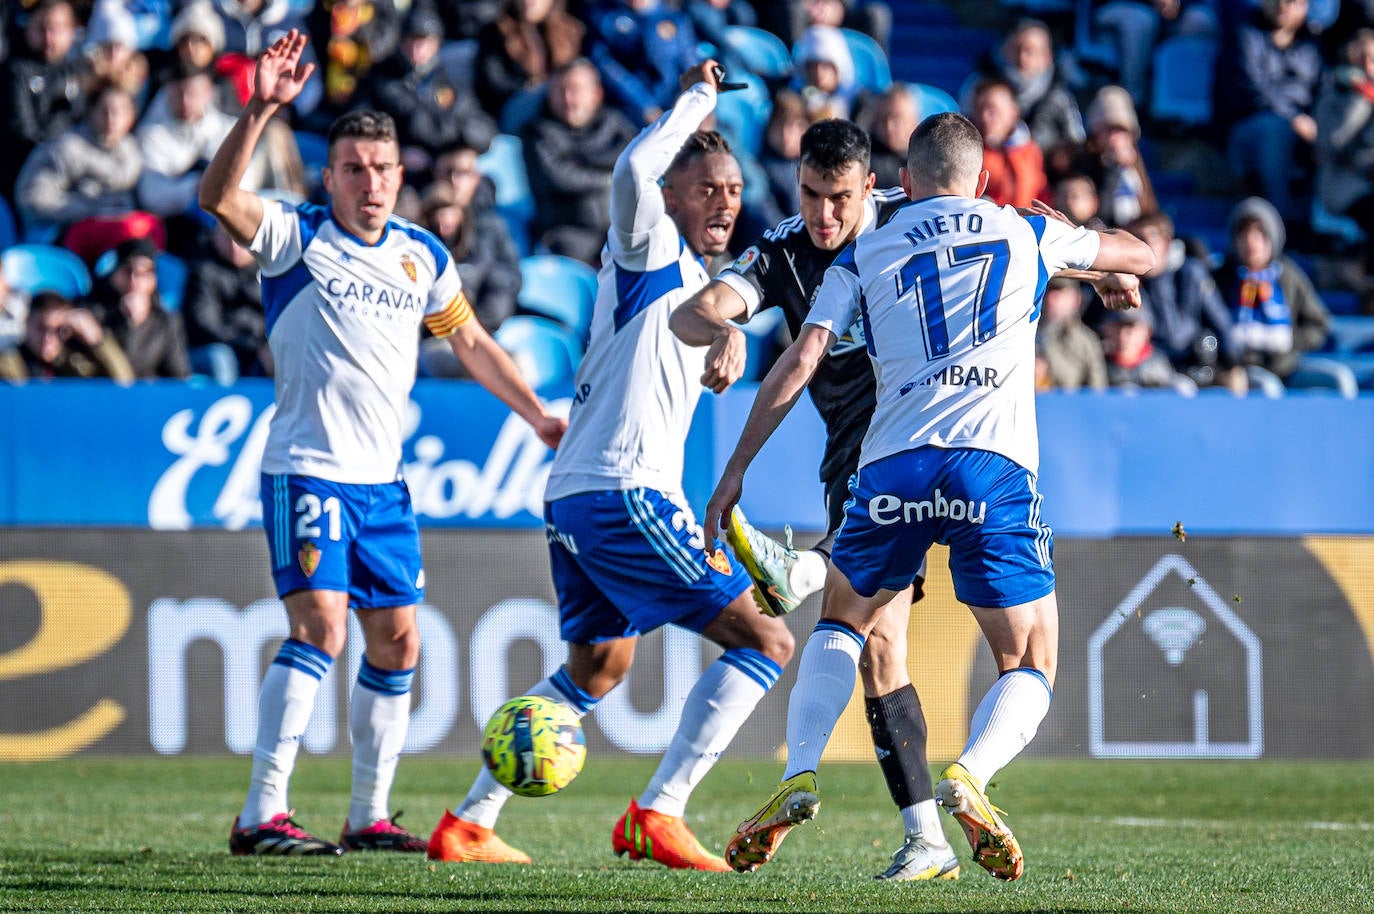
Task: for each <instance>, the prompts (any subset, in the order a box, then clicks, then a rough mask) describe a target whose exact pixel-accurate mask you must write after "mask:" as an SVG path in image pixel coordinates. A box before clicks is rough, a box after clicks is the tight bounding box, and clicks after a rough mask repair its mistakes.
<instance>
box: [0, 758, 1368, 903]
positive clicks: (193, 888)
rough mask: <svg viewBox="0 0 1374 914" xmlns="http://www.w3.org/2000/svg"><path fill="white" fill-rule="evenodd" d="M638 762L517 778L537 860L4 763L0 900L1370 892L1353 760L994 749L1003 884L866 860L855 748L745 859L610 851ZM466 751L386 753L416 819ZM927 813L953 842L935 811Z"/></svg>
mask: <svg viewBox="0 0 1374 914" xmlns="http://www.w3.org/2000/svg"><path fill="white" fill-rule="evenodd" d="M651 769H652V762H651V761H647V760H630V761H625V760H621V759H609V758H596V757H593V758H591V759H590V760H589V761H588V765H587V769H586V770H585V771H584V772H583V773H582V775H581V777H579V778H578V780H577V781H575V782H574V783H573V784H572V786H570V787H569V788H568V789H567V790H565V791H563V793H562V794H560V795H558V796H555V797H551V798H547V799H537V800H532V799H521V798H518V797H517V798H515V799H514V800H512V802H511V803H510V805H509V806H508V807H507V810H506V814H505V815H504V817H503V818H502V822H501V827H500V832H501V834H502V835H503V836H504V837H505V838H506V839H507V840H508V841H510V842H511V843H512V844H514V845H516V846H517V847H520V848H522V849H524V850H526V851H527V852H529V853H530V854H531V855H532V856H533V857H534V858H535V859H536V861H537V863H536V864H535V865H533V866H528V867H516V866H500V867H490V866H473V865H447V864H433V863H430V862H429V861H427V860H424V859H422V858H420V857H419V855H415V856H401V855H377V854H374V855H366V854H357V855H350V856H347V857H344V858H343V859H330V860H319V859H313V860H312V859H301V860H282V859H275V860H274V859H243V858H232V857H230V856H229V854H228V852H227V850H226V843H225V839H226V834H227V830H228V826H229V822H230V821H231V820H232V818H233V816H234V813H235V811H236V810H237V806H238V804H239V802H240V799H241V791H242V789H243V786H244V783H245V781H246V779H247V774H248V761H247V760H245V759H210V758H196V759H127V758H122V759H99V758H89V759H79V760H69V761H64V762H56V763H47V764H35V765H4V766H0V777H3V780H4V787H3V790H2V791H0V796H3V797H4V802H3V804H0V911H7V912H8V911H14V912H24V911H156V912H179V911H196V912H199V911H217V912H219V911H224V912H229V911H232V912H259V911H261V912H276V911H282V912H339V914H360V912H367V911H420V912H430V911H433V912H439V911H444V912H448V911H668V912H695V911H702V912H719V914H724V912H739V914H771V912H783V911H787V912H813V911H814V912H824V914H834V912H841V911H863V912H869V911H903V912H911V911H921V912H927V911H928V912H994V911H1005V912H1063V914H1069V912H1087V911H1132V912H1193V911H1226V912H1231V911H1238V912H1243V911H1253V912H1265V914H1269V912H1276V911H1293V912H1319V914H1344V912H1354V911H1374V765H1371V764H1370V763H1368V762H1269V761H1265V762H1198V761H1177V762H1144V761H1142V762H1091V761H1074V762H1066V761H1041V760H1024V761H1018V762H1014V763H1013V764H1012V765H1011V766H1010V767H1009V768H1008V769H1007V770H1005V771H1004V772H1002V773H1001V774H1000V775H999V776H998V778H997V781H996V782H995V784H994V786H993V790H992V798H993V800H994V801H995V802H996V803H997V804H998V805H999V806H1001V807H1003V808H1005V809H1006V810H1007V814H1008V817H1009V818H1008V821H1009V822H1010V824H1011V826H1012V827H1013V829H1015V831H1016V833H1017V836H1018V837H1019V838H1020V840H1021V844H1022V847H1023V848H1024V850H1025V853H1026V860H1027V865H1026V874H1025V876H1024V877H1023V878H1022V879H1021V880H1020V881H1018V882H1016V883H1012V884H1003V883H999V882H997V881H996V880H994V879H992V878H991V877H989V876H988V875H987V874H986V873H984V872H983V871H982V870H980V869H978V868H977V867H976V866H974V865H972V864H968V865H966V866H965V867H964V874H963V877H962V878H961V879H959V881H958V882H952V883H951V882H940V883H935V884H930V883H902V884H890V883H880V882H875V881H874V880H873V879H872V875H873V874H874V873H876V872H879V871H881V870H882V869H883V868H884V867H885V866H886V863H887V859H888V855H889V853H890V852H891V851H892V850H893V849H894V848H895V847H896V844H897V843H898V841H899V839H900V826H899V823H898V820H897V817H896V812H895V810H894V809H893V807H892V805H891V802H890V801H889V800H888V798H887V794H886V791H885V789H884V788H883V785H882V781H881V778H880V777H879V775H878V772H877V767H876V766H875V765H828V766H823V767H822V771H821V781H820V786H821V797H822V809H821V813H820V816H819V817H818V818H817V820H816V821H815V822H813V823H809V824H807V825H804V826H802V827H800V828H798V829H797V830H796V831H794V832H793V833H792V835H791V837H789V839H788V841H787V843H786V845H784V846H783V848H782V850H781V851H780V853H779V854H778V856H777V857H776V858H775V860H774V862H773V863H771V864H769V865H768V866H766V867H764V868H763V869H761V870H760V871H759V872H757V873H754V874H752V875H735V874H711V873H682V872H671V871H668V870H665V869H663V868H661V867H659V866H657V865H654V864H649V863H630V862H628V861H626V860H624V859H621V858H617V857H615V856H613V855H612V854H611V850H610V831H611V826H612V824H613V823H614V822H615V820H616V818H617V817H618V816H619V815H620V813H621V812H622V811H623V810H624V808H625V805H626V803H627V802H628V799H629V797H630V796H631V794H633V793H637V792H638V790H639V789H641V787H642V785H643V784H644V783H645V781H646V780H647V778H648V776H649V774H650V771H651ZM474 770H475V762H474V761H472V760H470V759H444V758H433V757H425V758H409V759H406V760H405V762H404V763H403V765H402V768H401V772H400V777H399V780H398V784H397V787H396V790H395V792H394V794H393V797H394V801H395V803H396V805H397V806H399V807H402V808H404V809H405V810H406V815H405V819H404V820H403V821H404V822H405V824H407V825H409V826H411V827H412V828H413V829H415V830H416V831H424V830H427V829H429V828H430V827H432V826H433V824H434V823H435V822H436V821H437V820H438V817H439V814H440V812H441V810H442V809H443V808H444V806H445V805H447V804H453V803H456V802H457V801H458V800H459V799H460V798H461V796H462V794H463V792H464V791H465V790H466V787H467V784H468V781H469V778H470V777H471V775H472V773H473V772H474ZM780 773H781V772H780V766H779V765H778V764H776V763H774V762H768V761H734V760H727V761H724V762H722V763H721V764H720V765H719V766H717V769H716V770H715V771H713V772H712V774H711V775H710V776H709V777H708V778H707V780H706V782H705V783H704V784H703V785H702V786H701V787H700V788H699V789H698V791H697V793H696V795H695V797H694V798H693V801H692V804H691V808H690V809H689V813H688V821H689V824H690V825H691V826H692V828H693V829H694V830H695V831H696V832H697V834H698V835H699V836H700V837H701V839H702V841H703V843H705V844H706V845H707V846H708V847H712V848H715V849H717V850H719V849H721V848H722V847H723V846H724V843H725V840H726V838H727V836H728V835H729V833H730V832H731V831H732V830H733V828H734V826H735V825H736V824H737V823H738V822H739V821H740V820H741V819H743V818H745V817H746V816H748V815H749V814H750V813H752V812H753V810H754V809H755V808H756V807H757V806H758V805H760V804H761V803H762V802H763V801H764V800H766V799H767V797H768V794H769V792H770V790H771V788H772V786H773V785H774V784H775V782H776V779H777V777H778V776H779V774H780ZM347 780H348V764H347V760H345V759H338V758H327V759H320V758H308V757H307V758H303V759H302V761H301V764H300V766H299V770H298V773H297V776H296V779H295V783H294V785H293V802H294V803H295V805H296V806H297V808H298V810H299V812H298V816H297V818H298V819H299V820H300V821H301V822H302V824H304V825H305V826H306V827H307V828H312V829H314V830H316V831H317V832H318V833H320V834H321V835H324V836H328V837H333V836H334V835H336V834H337V829H338V828H339V827H340V825H341V824H342V820H343V817H344V814H345V811H346V803H347V796H346V792H347ZM946 832H947V834H949V836H950V838H951V840H953V841H955V842H956V847H957V848H958V849H959V851H960V856H961V857H962V858H964V859H965V860H967V857H968V848H967V844H965V842H964V839H963V836H962V835H961V834H959V832H958V828H957V825H956V824H955V823H954V822H953V821H952V820H946Z"/></svg>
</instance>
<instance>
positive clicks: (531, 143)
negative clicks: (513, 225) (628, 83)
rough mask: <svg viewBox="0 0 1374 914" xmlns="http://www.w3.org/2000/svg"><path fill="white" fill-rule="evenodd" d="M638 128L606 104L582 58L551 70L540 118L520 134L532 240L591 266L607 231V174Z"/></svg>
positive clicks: (591, 69) (594, 71) (596, 77)
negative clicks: (529, 195)
mask: <svg viewBox="0 0 1374 914" xmlns="http://www.w3.org/2000/svg"><path fill="white" fill-rule="evenodd" d="M634 136H635V128H634V127H633V126H631V124H630V122H629V121H628V120H627V119H626V118H625V116H624V115H623V114H621V113H620V112H619V111H618V110H616V109H615V108H611V107H608V106H607V105H606V104H605V93H604V92H603V90H602V87H601V76H600V74H599V73H598V72H597V69H596V67H595V66H593V65H592V63H591V62H590V61H588V60H585V59H582V58H579V59H578V60H575V61H573V62H572V63H571V64H569V65H568V66H566V67H563V68H561V69H559V70H557V71H555V72H554V75H553V78H552V79H550V80H549V91H548V98H547V99H546V101H545V105H544V110H543V112H542V113H541V115H540V116H539V117H538V118H536V119H535V120H534V121H533V122H532V123H530V124H529V125H528V126H527V127H526V128H525V131H524V134H523V136H522V139H523V141H524V152H525V170H526V172H527V174H528V175H529V182H530V191H531V193H532V194H533V196H534V201H535V213H534V227H533V232H532V234H533V237H535V238H536V239H537V240H538V242H539V244H540V245H542V246H543V247H546V248H548V249H549V250H550V251H551V252H553V253H555V254H564V255H566V256H568V257H573V258H575V259H577V260H581V261H583V262H584V263H588V264H592V265H595V264H597V263H598V262H599V260H600V255H601V246H602V245H603V244H605V242H606V232H607V230H609V229H610V204H611V170H612V169H613V168H615V160H616V157H617V156H619V155H620V153H621V151H622V150H623V149H624V148H625V146H626V145H627V144H628V143H629V142H630V140H632V139H634Z"/></svg>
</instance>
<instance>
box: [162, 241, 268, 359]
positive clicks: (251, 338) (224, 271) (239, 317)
mask: <svg viewBox="0 0 1374 914" xmlns="http://www.w3.org/2000/svg"><path fill="white" fill-rule="evenodd" d="M187 268H188V270H187V280H186V295H185V303H184V304H183V305H182V309H181V310H182V314H183V315H184V316H185V321H186V343H187V345H188V346H189V347H190V361H191V367H192V368H193V369H194V370H195V371H196V372H197V373H199V374H204V375H209V376H210V377H212V378H214V379H215V380H216V381H218V382H219V383H222V384H232V383H233V382H234V381H235V380H236V379H238V378H239V377H250V378H261V377H271V376H272V355H271V352H270V351H269V350H268V348H267V320H266V317H265V316H264V314H263V310H262V284H261V283H260V282H258V269H257V264H256V263H255V261H254V260H253V256H252V255H251V254H249V253H248V251H247V249H246V248H244V247H243V246H242V245H241V244H239V243H238V242H236V241H234V240H233V239H232V238H230V237H229V234H228V233H227V232H225V231H224V229H223V228H222V227H220V226H218V225H216V226H215V228H214V232H213V234H212V235H211V238H210V244H209V245H207V246H206V249H205V250H204V251H203V252H202V254H201V256H200V257H198V258H196V259H194V260H191V261H189V262H188V263H187Z"/></svg>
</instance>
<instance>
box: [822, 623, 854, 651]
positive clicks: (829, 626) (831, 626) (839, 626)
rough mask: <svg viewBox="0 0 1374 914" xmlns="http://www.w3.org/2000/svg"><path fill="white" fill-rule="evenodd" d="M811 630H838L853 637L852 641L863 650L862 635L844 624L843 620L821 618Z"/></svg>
mask: <svg viewBox="0 0 1374 914" xmlns="http://www.w3.org/2000/svg"><path fill="white" fill-rule="evenodd" d="M812 632H839V633H840V634H842V635H848V636H849V637H850V638H852V639H854V643H855V644H857V645H858V646H859V650H863V647H864V640H865V639H864V636H863V635H861V634H859V633H858V632H856V631H854V629H852V628H850V627H849V626H848V625H845V624H844V623H843V622H834V621H830V620H827V619H822V620H821V621H819V622H817V623H816V627H815V628H814V629H812Z"/></svg>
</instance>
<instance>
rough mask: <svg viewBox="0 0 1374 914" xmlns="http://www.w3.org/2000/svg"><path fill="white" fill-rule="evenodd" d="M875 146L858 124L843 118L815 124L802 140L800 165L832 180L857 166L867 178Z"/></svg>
mask: <svg viewBox="0 0 1374 914" xmlns="http://www.w3.org/2000/svg"><path fill="white" fill-rule="evenodd" d="M872 151H873V146H872V143H871V142H870V141H869V139H868V134H867V133H865V132H864V131H863V130H862V129H861V128H860V127H859V125H858V124H856V123H854V122H853V121H846V120H842V119H840V118H829V119H827V120H823V121H816V123H814V124H812V125H811V126H810V127H807V128H806V132H805V133H803V134H802V139H801V161H802V164H803V165H805V166H807V167H808V168H812V169H815V170H816V171H817V172H819V173H820V175H821V177H823V178H833V177H834V176H835V175H837V174H839V173H840V172H842V171H844V170H845V169H847V168H848V167H849V165H850V163H852V162H858V163H859V168H860V170H862V171H863V173H864V174H868V162H869V157H870V155H871V154H872Z"/></svg>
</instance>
